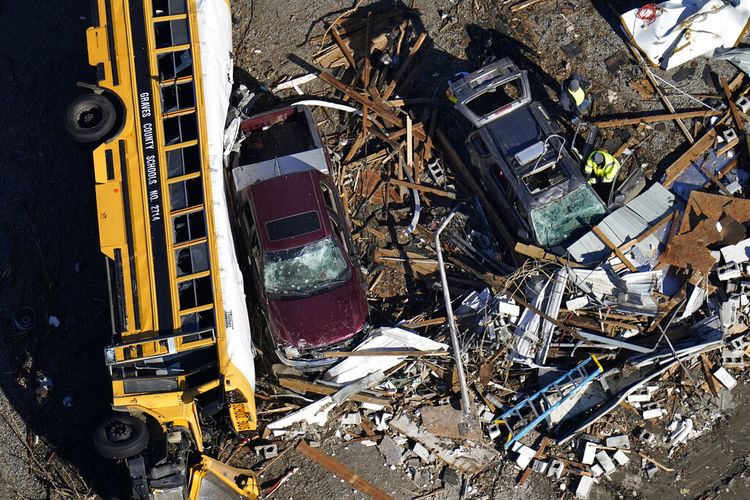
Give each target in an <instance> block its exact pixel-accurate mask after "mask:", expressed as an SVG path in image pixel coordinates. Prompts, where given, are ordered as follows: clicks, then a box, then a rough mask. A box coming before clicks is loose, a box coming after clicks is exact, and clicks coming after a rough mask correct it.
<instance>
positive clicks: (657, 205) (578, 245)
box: [567, 183, 675, 264]
mask: <svg viewBox="0 0 750 500" xmlns="http://www.w3.org/2000/svg"><path fill="white" fill-rule="evenodd" d="M674 202H675V196H674V194H673V193H671V192H670V191H669V190H668V189H666V188H665V187H664V186H662V185H661V184H659V183H656V184H654V185H653V186H651V187H650V188H649V189H648V190H646V191H645V192H643V193H641V194H640V195H638V196H637V197H635V198H634V199H632V200H631V201H630V202H628V203H626V204H625V206H623V207H621V208H618V209H617V210H615V211H614V212H612V213H611V214H609V215H608V216H607V217H605V218H604V220H602V221H601V222H600V223H599V224H597V227H599V229H601V230H602V232H603V233H604V234H605V235H606V236H607V237H608V238H609V239H610V241H612V242H613V243H614V244H615V245H617V246H620V245H622V244H623V243H625V242H627V241H630V240H631V239H633V238H636V237H637V236H638V235H640V234H641V233H643V232H644V231H646V230H647V229H648V228H649V227H650V226H652V225H654V224H655V223H656V222H658V221H659V220H660V219H661V218H663V217H664V216H665V215H666V214H668V213H669V212H671V211H672V210H673V206H674ZM567 250H568V253H569V254H570V256H571V257H572V258H573V259H574V260H575V261H577V262H580V263H583V264H587V263H592V262H599V261H602V260H604V259H606V258H607V257H608V256H609V255H610V254H611V253H612V251H611V250H610V249H609V248H608V247H607V246H606V245H605V244H604V243H603V242H602V241H601V240H600V239H599V238H598V237H597V236H596V235H595V234H594V233H593V232H592V231H589V232H588V233H586V234H584V235H583V236H582V237H581V238H579V239H578V240H577V241H575V242H574V243H573V244H571V245H570V246H569V247H568V248H567Z"/></svg>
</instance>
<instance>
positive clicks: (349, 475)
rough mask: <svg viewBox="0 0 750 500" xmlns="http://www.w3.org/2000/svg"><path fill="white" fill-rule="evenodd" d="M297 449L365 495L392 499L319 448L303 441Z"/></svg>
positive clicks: (376, 498)
mask: <svg viewBox="0 0 750 500" xmlns="http://www.w3.org/2000/svg"><path fill="white" fill-rule="evenodd" d="M297 451H299V452H300V453H302V454H303V455H305V456H306V457H307V458H309V459H311V460H313V461H315V462H317V463H318V464H320V465H322V466H323V467H325V468H326V469H328V470H329V471H330V472H332V473H333V474H336V475H337V476H338V477H340V478H341V479H343V480H344V481H346V482H347V483H349V484H351V485H352V486H353V487H355V488H357V489H358V490H359V491H361V492H362V493H364V494H365V495H369V496H371V497H372V498H374V499H375V500H393V497H391V496H390V495H387V494H386V493H385V492H384V491H383V490H381V489H380V488H378V487H377V486H374V485H373V484H371V483H369V482H367V481H365V480H364V479H363V478H362V477H361V476H360V475H359V474H357V473H356V472H354V471H353V470H351V469H350V468H349V467H347V466H346V465H344V464H342V463H341V462H339V461H338V460H336V459H334V458H333V457H331V456H330V455H327V454H325V453H323V452H322V451H321V450H320V449H319V448H312V447H311V446H309V445H308V444H307V443H305V442H304V441H300V443H299V444H298V445H297Z"/></svg>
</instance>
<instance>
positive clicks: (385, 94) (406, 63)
mask: <svg viewBox="0 0 750 500" xmlns="http://www.w3.org/2000/svg"><path fill="white" fill-rule="evenodd" d="M425 39H427V33H422V34H420V35H419V36H418V37H417V40H416V41H415V42H414V45H413V46H412V48H411V49H410V50H409V55H407V56H406V59H404V62H403V63H402V64H401V67H400V68H398V71H397V72H396V75H395V76H394V77H393V80H391V82H390V83H389V84H388V86H387V87H386V88H385V91H384V92H383V100H384V101H387V100H388V99H389V98H390V97H391V96H392V95H393V92H394V91H395V90H396V85H398V82H399V80H401V78H403V76H404V75H405V74H406V70H407V69H408V68H409V66H410V65H411V63H412V61H413V60H414V56H415V55H416V54H417V52H418V51H419V48H420V47H421V46H422V44H423V43H424V41H425Z"/></svg>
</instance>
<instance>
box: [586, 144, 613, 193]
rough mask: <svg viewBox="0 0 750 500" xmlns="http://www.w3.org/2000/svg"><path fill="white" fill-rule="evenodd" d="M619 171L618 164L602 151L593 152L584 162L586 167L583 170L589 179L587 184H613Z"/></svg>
mask: <svg viewBox="0 0 750 500" xmlns="http://www.w3.org/2000/svg"><path fill="white" fill-rule="evenodd" d="M619 171H620V162H619V161H617V158H615V157H614V156H612V155H611V154H609V153H608V152H606V151H604V150H603V149H599V150H597V151H594V152H593V153H591V154H590V155H589V158H588V160H586V167H584V170H583V172H584V173H585V174H586V176H588V177H589V184H596V183H597V182H601V183H602V184H609V183H611V182H614V180H615V179H616V178H617V174H618V172H619Z"/></svg>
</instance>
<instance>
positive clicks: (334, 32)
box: [331, 26, 357, 70]
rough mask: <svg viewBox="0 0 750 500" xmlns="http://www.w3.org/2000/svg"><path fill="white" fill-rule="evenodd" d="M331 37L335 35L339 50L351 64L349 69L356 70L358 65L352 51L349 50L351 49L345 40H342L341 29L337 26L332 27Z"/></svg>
mask: <svg viewBox="0 0 750 500" xmlns="http://www.w3.org/2000/svg"><path fill="white" fill-rule="evenodd" d="M331 35H333V40H334V41H335V42H336V45H338V46H339V50H341V53H342V54H344V57H345V58H346V62H347V63H349V67H350V68H352V69H354V70H356V69H357V63H356V61H355V60H354V55H353V54H352V51H351V50H349V47H347V46H346V44H345V43H344V40H342V39H341V35H340V34H339V29H338V28H337V27H336V26H331Z"/></svg>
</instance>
